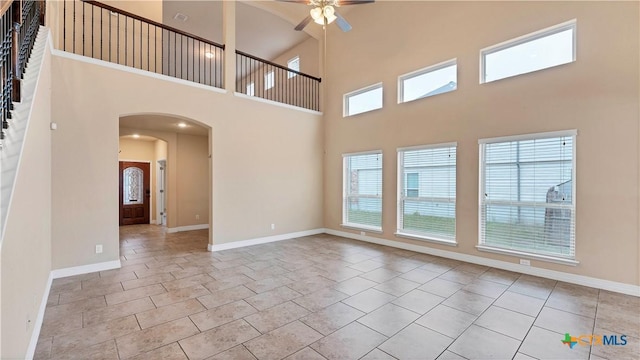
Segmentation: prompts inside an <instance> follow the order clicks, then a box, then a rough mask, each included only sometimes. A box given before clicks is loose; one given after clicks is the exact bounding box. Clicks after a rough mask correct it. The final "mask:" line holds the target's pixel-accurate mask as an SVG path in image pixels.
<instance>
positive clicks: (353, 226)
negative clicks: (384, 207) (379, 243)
mask: <svg viewBox="0 0 640 360" xmlns="http://www.w3.org/2000/svg"><path fill="white" fill-rule="evenodd" d="M340 226H341V227H343V228H346V229H351V230H359V231H365V232H372V233H378V234H382V227H376V226H367V225H360V224H351V223H345V224H340Z"/></svg>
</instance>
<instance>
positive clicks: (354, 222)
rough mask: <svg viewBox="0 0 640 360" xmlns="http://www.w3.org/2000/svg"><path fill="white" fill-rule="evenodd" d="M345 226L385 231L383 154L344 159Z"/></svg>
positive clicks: (366, 154) (374, 153) (345, 156)
mask: <svg viewBox="0 0 640 360" xmlns="http://www.w3.org/2000/svg"><path fill="white" fill-rule="evenodd" d="M343 163H344V170H343V204H342V223H343V226H349V227H356V228H362V229H368V230H374V231H381V230H382V153H381V152H379V151H375V152H368V153H358V154H345V155H343Z"/></svg>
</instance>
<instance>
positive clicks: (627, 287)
mask: <svg viewBox="0 0 640 360" xmlns="http://www.w3.org/2000/svg"><path fill="white" fill-rule="evenodd" d="M325 233H327V234H330V235H335V236H342V237H345V238H349V239H355V240H360V241H365V242H370V243H374V244H379V245H385V246H391V247H394V248H399V249H404V250H410V251H415V252H419V253H423V254H430V255H435V256H440V257H445V258H449V259H454V260H459V261H465V262H469V263H473V264H478V265H484V266H490V267H494V268H497V269H503V270H508V271H514V272H518V273H522V274H528V275H533V276H539V277H543V278H547V279H553V280H558V281H564V282H568V283H572V284H577V285H583V286H589V287H594V288H598V289H603V290H609V291H614V292H618V293H622V294H627V295H632V296H638V297H640V286H639V285H632V284H625V283H621V282H617V281H610V280H604V279H598V278H594V277H590V276H583V275H576V274H569V273H565V272H561V271H555V270H548V269H542V268H537V267H533V266H525V265H520V264H516V263H511V262H507V261H501V260H494V259H488V258H485V257H481V256H475V255H467V254H461V253H458V252H453V251H448V250H439V249H434V248H431V247H427V246H421V245H415V244H407V243H403V242H399V241H391V240H387V239H381V238H376V237H371V236H363V235H357V234H353V233H348V232H344V231H338V230H333V229H325Z"/></svg>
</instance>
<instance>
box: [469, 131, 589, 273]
mask: <svg viewBox="0 0 640 360" xmlns="http://www.w3.org/2000/svg"><path fill="white" fill-rule="evenodd" d="M559 137H572V138H573V149H572V154H571V161H572V165H571V166H572V169H571V181H572V182H573V184H572V189H571V199H572V205H573V206H572V212H571V214H572V217H573V219H572V224H573V233H574V237H573V239H572V240H573V249H574V253H573V256H572V257H563V256H559V255H558V256H554V255H548V254H538V253H532V252H528V251H525V250H515V249H506V248H500V247H496V246H492V245H487V244H485V243H483V236H482V234H483V231H484V227H486V224H485V223H484V222H483V221H482V219H483V204H484V202H483V201H484V198H483V196H484V193H485V189H486V176H485V175H486V164H485V159H486V150H485V146H484V145H486V144H495V143H506V142H515V141H527V140H539V139H550V138H559ZM577 137H578V130H576V129H573V130H561V131H551V132H542V133H532V134H522V135H514V136H502V137H495V138H485V139H479V140H478V145H479V155H480V156H479V168H478V170H479V171H478V173H479V181H478V244H477V245H476V249H478V250H479V251H485V252H492V253H497V254H504V255H511V256H516V257H520V258H529V259H534V260H541V261H546V262H553V263H558V264H563V265H571V266H576V265H578V264H579V263H580V262H579V261H578V260H577V259H576V252H575V249H576V243H577V242H576V237H575V224H576V208H577V206H576V200H577V199H576V189H577V186H576V180H577V179H576V164H577V159H576V153H577V152H576V148H577V146H576V144H577ZM523 203H524V202H523Z"/></svg>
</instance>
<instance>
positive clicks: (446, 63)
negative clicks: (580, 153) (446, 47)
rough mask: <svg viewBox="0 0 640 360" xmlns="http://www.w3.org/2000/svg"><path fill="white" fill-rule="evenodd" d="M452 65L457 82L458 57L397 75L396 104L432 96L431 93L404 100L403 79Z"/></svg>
mask: <svg viewBox="0 0 640 360" xmlns="http://www.w3.org/2000/svg"><path fill="white" fill-rule="evenodd" d="M454 65H455V66H456V84H457V83H458V58H453V59H451V60H447V61H443V62H440V63H437V64H435V65H430V66H427V67H424V68H422V69H418V70H414V71H412V72H408V73H406V74H402V75H400V76H398V104H404V103H408V102H412V101H416V100H420V99H424V98H425V97H431V96H433V95H431V96H423V97H419V98H416V99H413V100H407V101H404V81H405V80H409V79H412V78H414V77H418V76H420V75H424V74H428V73H430V72H434V71H438V70H442V69H444V68H448V67H450V66H454ZM456 88H457V85H456Z"/></svg>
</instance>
